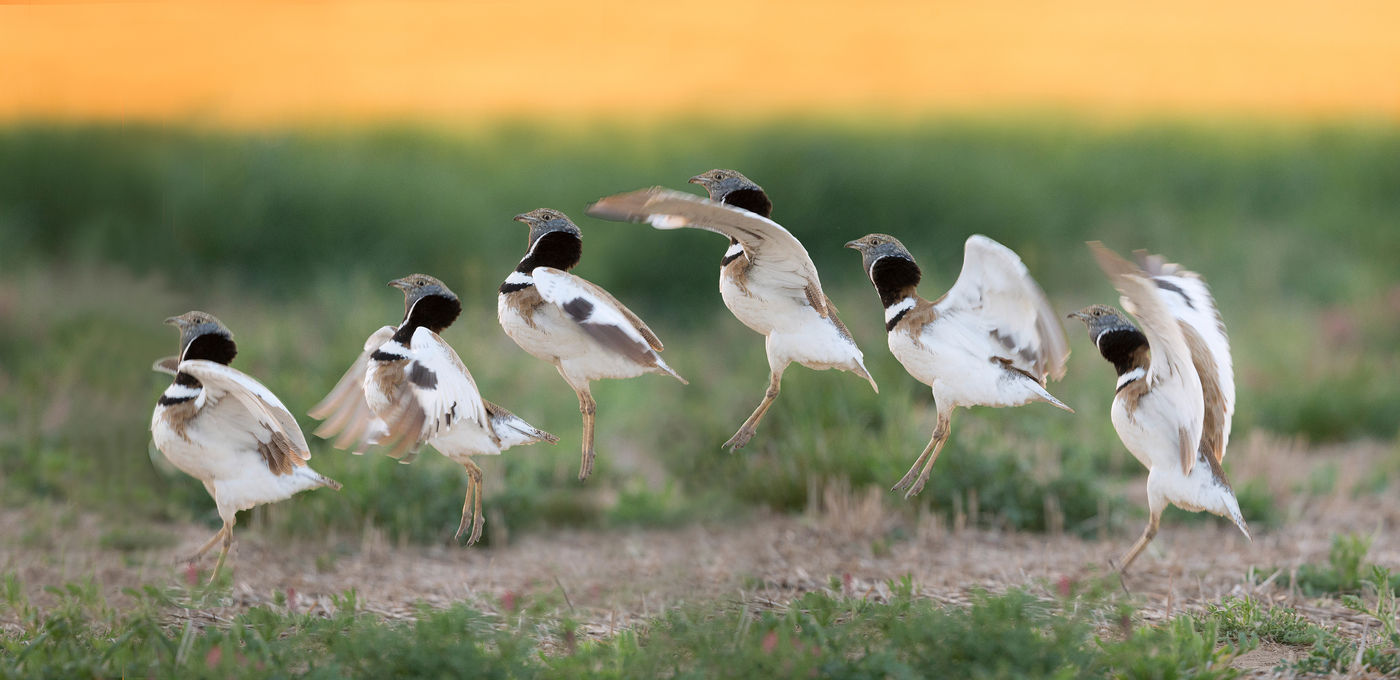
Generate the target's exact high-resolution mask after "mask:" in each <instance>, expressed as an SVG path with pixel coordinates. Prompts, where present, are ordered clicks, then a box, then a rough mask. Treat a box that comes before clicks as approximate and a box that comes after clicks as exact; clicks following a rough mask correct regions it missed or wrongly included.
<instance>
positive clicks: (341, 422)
mask: <svg viewBox="0 0 1400 680" xmlns="http://www.w3.org/2000/svg"><path fill="white" fill-rule="evenodd" d="M394 331H395V328H394V327H393V326H385V327H383V328H380V329H379V330H377V331H375V332H374V334H372V335H370V336H369V339H368V340H366V341H365V345H364V351H362V352H360V356H359V357H357V358H356V359H355V363H353V364H351V365H350V370H348V371H346V372H345V375H343V376H341V378H340V381H339V382H337V383H336V384H335V387H333V388H331V391H330V393H329V394H327V395H326V398H325V399H322V400H321V403H319V404H316V406H314V407H312V409H311V411H310V412H309V414H310V416H311V417H312V418H315V419H317V420H321V421H324V422H322V423H321V426H320V427H318V428H316V431H315V432H314V433H313V434H315V435H316V436H317V437H321V438H323V439H330V438H331V437H336V435H337V434H338V435H340V436H338V437H336V439H335V442H334V446H335V447H336V448H338V449H344V448H350V447H351V446H352V445H353V447H354V448H353V451H354V452H355V453H364V451H365V449H366V448H367V447H368V446H369V445H371V444H373V443H374V441H375V440H376V439H377V438H378V437H379V436H381V435H382V434H383V430H384V428H385V427H386V425H384V423H383V421H380V420H379V419H378V418H377V417H376V416H375V415H374V413H372V412H371V411H370V409H369V404H368V403H367V402H366V401H365V372H366V371H368V370H369V362H370V358H369V355H371V354H373V353H374V350H376V349H378V348H379V346H380V345H382V344H384V343H386V342H388V341H389V338H392V337H393V336H394Z"/></svg>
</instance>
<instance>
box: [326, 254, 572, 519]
mask: <svg viewBox="0 0 1400 680" xmlns="http://www.w3.org/2000/svg"><path fill="white" fill-rule="evenodd" d="M392 285H395V286H397V287H400V288H402V289H403V290H404V293H405V296H406V299H405V306H406V307H407V312H406V313H405V317H404V322H403V324H402V325H400V326H398V327H395V326H384V327H382V328H380V329H379V330H377V331H375V332H374V333H373V334H371V335H370V337H369V339H368V340H366V341H365V344H364V350H363V351H362V352H361V354H360V356H359V357H358V358H357V359H356V360H355V363H354V364H352V365H351V367H350V370H348V371H347V372H346V373H345V375H344V376H343V377H342V378H341V379H340V381H339V382H338V383H336V386H335V387H334V388H332V390H331V392H330V394H328V395H327V396H326V398H325V399H323V400H322V401H321V403H320V404H317V405H316V407H315V408H313V409H312V410H311V415H312V417H315V418H318V419H324V420H325V423H323V424H322V426H321V427H320V428H318V429H317V430H316V434H317V436H321V437H332V436H337V435H339V436H338V437H337V439H336V441H335V445H336V446H337V447H340V448H350V447H352V445H353V450H354V452H355V453H361V452H363V451H364V449H365V448H366V447H368V446H374V445H383V446H385V447H386V449H387V451H386V452H387V453H388V455H390V456H392V457H394V458H397V459H399V460H400V461H401V462H404V463H408V462H411V461H412V460H413V459H414V458H415V457H416V455H417V451H418V449H419V448H420V447H421V446H423V445H424V444H427V445H430V446H432V447H433V448H434V449H437V450H438V452H439V453H441V454H442V455H444V456H446V457H447V458H448V459H449V460H452V461H453V462H456V463H458V464H460V465H462V466H463V467H465V468H466V470H467V495H466V499H465V500H464V501H463V505H462V521H461V524H460V525H459V526H458V529H457V537H458V538H461V536H462V534H463V533H466V531H467V529H468V527H469V526H470V528H471V535H470V536H469V538H468V539H467V544H468V545H471V544H472V543H475V542H476V541H477V540H478V539H479V538H480V537H481V530H482V525H483V521H484V520H483V518H482V515H481V481H482V476H483V475H482V472H481V468H480V467H478V466H477V465H476V463H474V462H473V461H472V456H481V455H499V454H500V453H501V451H503V450H505V449H507V448H510V447H511V446H515V445H521V444H533V443H535V442H539V441H557V438H556V437H554V436H553V435H551V434H549V433H547V432H543V431H541V430H538V429H536V428H535V427H533V426H531V425H530V424H529V423H526V422H525V421H523V420H521V419H520V418H518V417H516V416H515V415H514V414H511V413H510V412H509V411H506V410H505V409H503V408H501V407H499V406H496V405H495V404H491V403H490V402H487V401H485V400H484V399H482V397H481V393H480V391H479V390H478V389H477V385H476V381H475V379H473V378H472V375H471V372H470V371H469V370H467V367H466V365H465V364H463V363H462V359H461V357H459V356H458V355H457V352H456V351H455V350H453V349H452V347H451V346H450V345H448V344H447V342H446V341H445V340H443V339H442V337H441V336H440V335H438V334H437V333H436V332H434V331H433V330H432V328H430V327H429V325H432V327H434V328H437V327H442V326H446V325H447V324H450V323H451V322H452V320H453V319H455V318H456V316H457V314H458V310H460V303H459V302H458V301H457V297H456V295H455V294H453V293H452V292H451V291H450V290H448V289H447V287H446V286H445V285H443V284H442V282H441V281H438V280H437V279H434V278H432V277H429V276H425V275H422V274H415V275H413V276H410V277H406V278H404V279H399V280H397V281H394V282H393V284H392ZM427 298H433V299H434V301H435V302H436V304H434V303H425V302H423V300H424V299H427ZM420 304H422V307H419V305H420ZM444 310H446V311H444ZM401 329H402V331H403V332H402V333H400V330H401ZM410 330H411V335H410V334H409V332H410ZM404 337H407V343H406V344H405V342H403V341H401V339H400V338H404Z"/></svg>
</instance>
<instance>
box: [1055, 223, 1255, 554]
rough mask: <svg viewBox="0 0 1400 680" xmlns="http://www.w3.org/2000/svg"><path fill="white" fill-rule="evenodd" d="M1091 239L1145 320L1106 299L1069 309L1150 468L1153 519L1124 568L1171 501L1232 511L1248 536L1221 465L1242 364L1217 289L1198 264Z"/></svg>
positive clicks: (1129, 304)
mask: <svg viewBox="0 0 1400 680" xmlns="http://www.w3.org/2000/svg"><path fill="white" fill-rule="evenodd" d="M1089 248H1090V250H1092V251H1093V253H1094V258H1095V259H1097V260H1098V263H1099V267H1100V268H1102V269H1103V271H1104V273H1105V274H1107V275H1108V278H1109V280H1110V281H1112V282H1113V285H1114V286H1115V287H1116V288H1118V291H1119V292H1120V293H1122V297H1121V298H1119V302H1120V303H1122V305H1123V308H1124V309H1126V310H1128V312H1129V313H1130V314H1132V315H1133V316H1135V317H1137V320H1138V322H1139V323H1141V324H1142V330H1138V328H1137V327H1135V326H1134V325H1133V324H1132V323H1131V322H1129V321H1128V320H1127V319H1125V318H1123V317H1122V316H1121V315H1119V314H1118V312H1117V310H1115V309H1113V308H1112V307H1108V306H1105V305H1092V306H1089V307H1085V308H1084V309H1081V310H1079V311H1077V312H1075V313H1073V314H1070V317H1071V318H1075V319H1079V320H1080V321H1083V322H1084V325H1085V326H1087V327H1088V329H1089V339H1090V340H1091V341H1093V343H1094V346H1095V347H1097V348H1098V350H1099V353H1100V354H1102V355H1103V358H1104V359H1107V360H1108V361H1109V363H1111V364H1113V367H1114V370H1115V371H1117V373H1118V384H1117V387H1116V388H1115V389H1114V396H1113V407H1112V410H1111V411H1110V416H1111V418H1112V420H1113V428H1114V429H1115V430H1117V431H1118V437H1119V439H1122V440H1123V445H1124V446H1126V447H1127V448H1128V451H1129V452H1131V453H1132V454H1133V457H1135V458H1137V459H1138V462H1140V463H1142V464H1143V465H1144V466H1146V467H1147V470H1148V472H1147V507H1148V511H1149V513H1150V514H1149V518H1148V522H1147V527H1146V528H1145V529H1143V532H1142V536H1141V537H1139V538H1138V540H1137V542H1136V543H1134V544H1133V546H1132V547H1131V548H1129V549H1128V552H1126V553H1124V554H1123V557H1122V558H1121V559H1120V560H1119V567H1118V570H1119V572H1120V573H1121V572H1126V571H1127V569H1128V565H1130V564H1132V563H1133V560H1134V559H1136V558H1137V556H1138V553H1140V552H1142V549H1143V548H1145V547H1147V544H1148V543H1149V542H1150V541H1151V540H1152V538H1153V537H1154V536H1156V535H1157V526H1158V522H1159V521H1160V520H1161V517H1162V511H1163V510H1165V509H1166V507H1167V503H1173V504H1175V505H1176V506H1177V507H1179V508H1182V509H1184V510H1190V511H1192V512H1199V511H1202V510H1204V511H1206V512H1210V513H1214V514H1216V515H1220V516H1221V517H1226V518H1229V519H1230V521H1232V522H1234V523H1235V526H1237V527H1239V528H1240V531H1242V532H1244V535H1245V538H1249V528H1248V527H1247V526H1246V525H1245V521H1244V517H1243V516H1242V515H1241V514H1240V504H1239V501H1238V500H1237V499H1236V498H1235V492H1234V491H1233V490H1232V489H1231V488H1230V482H1229V481H1228V480H1226V478H1225V470H1224V469H1223V468H1221V466H1220V464H1221V461H1222V460H1224V458H1225V447H1226V445H1227V444H1229V440H1230V419H1231V416H1232V415H1233V414H1234V412H1235V374H1234V368H1233V364H1232V361H1231V358H1230V341H1229V338H1228V337H1227V336H1226V335H1225V324H1224V322H1223V321H1221V319H1220V312H1219V310H1217V309H1216V307H1215V300H1214V299H1213V298H1212V297H1211V294H1210V289H1209V288H1207V287H1206V283H1205V280H1204V279H1202V278H1201V277H1200V275H1199V274H1196V273H1194V272H1190V271H1187V270H1185V269H1184V268H1182V267H1181V265H1178V264H1172V263H1168V262H1165V261H1164V260H1163V258H1162V257H1160V256H1156V255H1153V256H1148V255H1147V254H1146V253H1145V252H1143V251H1139V252H1138V253H1137V256H1138V259H1139V264H1138V265H1134V264H1133V263H1131V262H1128V261H1127V260H1124V259H1123V258H1122V257H1119V256H1118V254H1117V253H1114V252H1113V251H1111V250H1109V249H1108V248H1106V247H1104V245H1103V244H1102V243H1098V242H1097V241H1096V242H1092V243H1090V244H1089Z"/></svg>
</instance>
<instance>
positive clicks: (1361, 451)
mask: <svg viewBox="0 0 1400 680" xmlns="http://www.w3.org/2000/svg"><path fill="white" fill-rule="evenodd" d="M1233 448H1234V451H1233V452H1232V453H1235V455H1237V456H1238V458H1237V459H1236V460H1235V462H1234V468H1233V470H1234V476H1235V478H1236V479H1242V478H1251V477H1254V478H1262V479H1267V480H1268V483H1269V485H1270V487H1271V489H1272V490H1274V492H1275V497H1276V499H1277V504H1278V506H1279V508H1280V509H1279V513H1278V514H1279V515H1280V517H1281V521H1280V522H1279V525H1278V526H1275V527H1271V528H1268V529H1262V530H1261V529H1256V532H1255V537H1254V540H1253V541H1252V542H1249V541H1246V540H1245V539H1244V537H1243V536H1242V535H1240V533H1239V532H1238V530H1236V529H1235V528H1234V527H1233V526H1231V525H1230V524H1229V523H1227V522H1225V521H1223V520H1220V521H1207V522H1195V523H1190V524H1180V523H1178V524H1173V525H1164V527H1163V529H1162V531H1161V532H1159V534H1158V536H1157V539H1156V540H1155V542H1154V543H1153V544H1152V545H1151V546H1150V547H1149V549H1148V550H1147V551H1146V552H1145V553H1144V554H1143V555H1142V556H1141V557H1140V558H1139V559H1138V561H1137V563H1136V564H1134V565H1133V569H1132V571H1131V573H1130V574H1129V575H1128V576H1127V578H1126V579H1124V581H1123V585H1124V587H1125V588H1126V589H1127V590H1128V591H1130V592H1131V593H1133V594H1134V595H1136V596H1138V597H1140V598H1141V601H1142V603H1143V609H1142V612H1141V617H1142V619H1143V620H1144V621H1147V622H1156V621H1161V620H1164V619H1166V618H1168V617H1170V616H1172V615H1174V614H1177V613H1180V612H1182V611H1188V610H1195V609H1200V608H1202V607H1203V606H1204V604H1205V603H1209V602H1215V601H1218V600H1219V599H1220V598H1222V597H1224V596H1227V595H1253V596H1256V597H1260V598H1266V599H1270V600H1273V601H1275V602H1278V603H1280V604H1287V605H1289V606H1292V607H1295V608H1297V609H1298V610H1299V612H1300V613H1302V614H1304V615H1306V616H1308V617H1309V618H1311V619H1314V620H1316V621H1319V622H1322V623H1326V624H1329V625H1333V626H1337V627H1338V628H1340V629H1341V630H1342V631H1344V632H1345V633H1347V634H1349V635H1355V636H1357V637H1361V636H1362V635H1364V634H1366V629H1367V626H1366V623H1365V621H1364V618H1363V617H1360V616H1357V615H1354V614H1352V613H1351V612H1350V611H1348V610H1346V609H1344V608H1343V607H1341V605H1340V604H1339V603H1337V602H1336V601H1334V600H1327V599H1321V600H1318V599H1311V598H1305V597H1303V596H1302V595H1301V594H1300V593H1298V592H1297V589H1296V588H1295V587H1293V583H1292V574H1293V571H1294V569H1296V567H1297V566H1298V565H1300V564H1303V563H1310V562H1312V563H1316V562H1325V561H1326V557H1327V552H1328V548H1329V547H1330V544H1331V539H1332V536H1333V535H1335V534H1338V533H1351V532H1361V533H1366V534H1373V535H1374V536H1375V542H1374V544H1373V547H1372V549H1371V553H1370V555H1369V560H1370V561H1372V562H1375V563H1378V564H1382V565H1386V566H1390V567H1400V540H1397V537H1396V535H1395V532H1394V531H1393V530H1391V527H1394V526H1396V525H1397V523H1400V498H1397V494H1395V493H1394V489H1393V487H1392V489H1391V490H1390V491H1389V492H1386V493H1381V494H1371V495H1357V494H1356V493H1354V492H1353V489H1354V488H1355V486H1356V484H1357V482H1360V481H1363V480H1364V478H1365V476H1367V475H1369V474H1372V472H1370V471H1372V470H1374V469H1375V467H1376V464H1377V463H1378V461H1381V460H1390V459H1393V457H1394V452H1393V450H1392V449H1391V448H1390V447H1388V446H1383V445H1353V446H1349V447H1345V448H1336V449H1308V448H1306V447H1303V446H1301V445H1298V444H1295V443H1291V442H1288V441H1284V440H1276V439H1270V438H1265V437H1259V436H1255V437H1250V438H1249V439H1248V440H1247V441H1242V442H1239V443H1238V444H1237V445H1236V447H1233ZM1324 463H1325V464H1327V465H1331V466H1334V467H1335V469H1336V470H1337V471H1338V472H1337V482H1336V483H1335V484H1334V485H1333V489H1332V490H1331V491H1330V492H1326V493H1322V494H1318V493H1305V492H1303V491H1300V490H1299V489H1300V483H1301V482H1304V481H1306V480H1307V478H1308V476H1309V475H1311V474H1313V473H1314V470H1315V468H1316V467H1317V465H1319V464H1324ZM883 493H884V492H882V491H880V490H878V489H865V490H859V491H855V492H852V491H848V490H845V489H842V488H840V487H833V488H830V489H827V490H826V491H825V492H824V493H823V494H822V495H823V500H822V503H820V506H819V507H817V508H814V509H813V510H812V511H810V512H808V513H806V514H805V515H802V516H794V517H783V516H770V517H760V518H757V519H754V520H751V521H745V522H743V523H741V524H736V525H709V526H691V527H686V528H682V529H674V530H637V531H613V532H577V531H571V532H557V533H543V534H532V535H528V536H525V537H523V538H521V539H520V540H518V541H517V542H515V543H513V544H511V545H508V546H505V547H493V548H480V547H474V548H455V547H448V546H405V545H395V544H391V543H390V542H389V541H387V540H385V539H384V538H383V536H382V535H378V534H376V533H373V532H371V533H367V534H366V535H364V536H359V537H355V538H354V539H348V538H346V537H343V536H341V537H336V536H328V537H326V538H325V539H324V540H323V541H321V542H319V543H318V542H315V541H311V542H308V541H306V540H298V541H297V542H296V543H295V544H293V545H288V544H284V543H281V542H278V541H277V540H276V539H275V538H274V537H271V536H266V535H262V534H260V532H258V531H257V530H256V529H254V530H248V529H244V530H243V531H241V532H239V533H237V534H236V539H237V540H236V544H235V547H234V551H233V553H232V554H231V556H230V563H231V565H232V567H233V569H234V587H233V591H232V597H231V598H230V599H229V600H227V601H226V602H225V606H221V607H215V608H211V609H209V610H207V611H202V612H190V613H189V615H190V616H191V617H194V618H197V619H202V620H206V621H209V622H211V623H212V622H218V621H223V620H227V619H228V618H229V617H231V616H233V615H235V614H236V613H237V612H238V611H239V610H241V609H244V608H247V607H250V606H254V605H258V604H267V603H270V602H272V598H273V597H274V594H275V593H278V592H279V591H280V592H282V593H290V592H294V593H295V595H294V605H295V606H296V607H297V608H298V609H306V608H316V607H325V608H329V607H332V606H333V605H332V604H331V601H330V595H332V594H338V593H341V592H343V591H346V590H348V589H351V588H354V589H355V590H356V591H357V592H358V596H359V601H360V603H361V605H362V607H363V608H364V609H366V610H368V611H371V612H375V613H378V614H380V615H382V616H384V617H387V618H405V617H410V616H412V614H413V611H414V607H415V606H416V604H417V603H425V604H428V605H432V606H446V605H448V604H450V603H455V602H466V603H468V604H470V605H471V606H473V607H475V608H478V609H481V610H483V611H488V612H491V611H500V610H501V609H502V608H503V607H509V606H514V607H522V606H526V604H527V603H529V602H535V603H537V604H540V605H542V606H546V607H549V608H550V610H551V611H557V612H559V613H561V614H567V615H569V616H570V617H572V618H574V619H575V620H578V621H581V622H583V623H582V631H583V632H585V633H586V634H590V635H594V636H607V635H610V634H612V633H613V632H614V631H616V630H618V629H620V628H624V627H628V626H631V625H634V624H635V623H637V622H638V621H640V620H643V619H645V618H647V617H650V616H654V615H657V614H658V613H660V612H662V611H664V610H665V609H667V608H668V607H672V606H675V605H677V604H679V603H682V602H703V601H714V600H718V601H722V602H729V603H732V604H733V605H735V606H739V605H748V606H750V607H781V606H783V605H785V604H786V603H787V602H789V601H790V600H791V599H793V598H794V597H796V596H799V595H801V594H802V593H804V592H807V591H811V590H814V589H819V588H824V587H826V585H827V584H828V583H829V582H831V580H832V579H833V578H836V579H838V580H842V581H844V583H845V584H846V585H845V586H844V587H845V588H846V589H847V590H848V591H849V592H851V593H852V594H857V595H860V594H865V595H867V596H869V597H872V598H883V597H885V596H886V595H887V594H888V589H887V587H886V585H885V582H886V581H887V580H889V579H897V578H899V577H901V576H904V575H906V574H908V575H910V576H911V577H912V579H913V582H914V584H915V587H916V590H917V592H919V593H921V594H922V595H923V596H925V597H929V598H932V599H934V600H937V601H939V602H945V603H951V604H958V603H965V602H967V601H968V599H969V597H970V593H971V591H972V590H973V589H974V588H986V589H989V590H993V591H998V590H1004V589H1006V588H1008V587H1013V586H1028V587H1031V588H1032V589H1041V590H1044V591H1047V592H1049V591H1053V590H1054V589H1056V588H1057V587H1058V586H1059V584H1060V583H1062V582H1063V580H1064V579H1068V580H1069V581H1070V582H1074V581H1078V580H1080V579H1084V578H1087V577H1091V576H1094V575H1097V574H1102V573H1105V572H1107V571H1108V566H1107V565H1108V560H1109V559H1111V558H1117V557H1118V555H1119V553H1120V552H1121V551H1123V550H1124V549H1125V548H1126V547H1127V546H1128V545H1130V544H1131V542H1132V541H1133V540H1134V538H1135V537H1136V533H1137V530H1136V528H1132V529H1130V530H1127V529H1125V530H1124V531H1121V532H1115V533H1114V534H1113V535H1110V536H1109V537H1108V540H1106V541H1100V540H1096V539H1083V538H1078V537H1074V536H1069V535H1051V534H1022V533H1007V532H1001V531H987V530H980V529H961V528H957V526H956V525H958V524H962V522H958V521H949V520H947V519H946V518H941V517H933V516H926V517H917V518H910V517H908V516H907V515H904V514H899V513H894V512H890V511H889V510H887V504H886V503H884V502H882V499H881V496H882V494H883ZM1125 493H1128V494H1130V497H1131V498H1132V499H1133V500H1134V501H1135V502H1143V498H1142V492H1141V489H1140V488H1136V489H1127V490H1125ZM1134 494H1135V495H1134ZM29 519H30V517H29V513H28V511H25V510H13V509H12V510H6V511H0V548H3V554H0V572H14V573H16V574H17V575H18V577H19V578H20V580H21V582H22V583H23V584H24V586H25V588H26V590H27V591H29V594H30V596H31V598H32V599H34V601H36V602H39V603H42V602H43V601H44V598H45V597H46V596H45V594H44V593H43V591H42V589H43V587H44V586H47V585H58V584H62V583H65V582H68V581H72V580H77V579H84V578H87V577H90V576H92V577H94V578H95V579H96V581H97V582H98V583H99V584H100V585H101V587H102V589H103V590H104V592H105V593H106V594H107V595H108V597H109V599H110V600H111V601H112V602H113V603H114V604H117V606H120V602H121V601H122V598H123V597H124V596H123V595H121V592H120V591H121V589H122V588H123V587H126V586H132V585H138V584H146V583H155V584H159V583H162V582H169V583H180V582H181V581H182V580H183V579H184V578H185V571H184V568H183V566H179V565H177V564H176V562H175V557H176V556H178V555H183V554H186V553H187V552H188V551H192V550H193V549H194V548H196V547H198V546H199V545H200V544H201V543H202V542H203V540H204V539H206V538H207V537H208V533H209V531H208V530H207V529H206V528H203V527H197V526H194V525H179V526H171V527H167V529H168V530H169V531H170V532H172V533H174V534H175V535H177V536H178V537H179V542H178V546H177V547H176V548H174V549H170V548H162V549H157V550H148V551H135V552H132V551H127V552H119V551H116V550H104V549H102V548H100V547H97V546H98V541H96V540H92V537H95V536H97V535H100V533H101V531H102V528H103V524H102V523H101V521H100V520H99V518H96V517H82V518H81V519H80V520H79V521H78V523H77V524H78V526H76V527H74V528H73V529H72V530H69V531H65V535H64V537H63V538H62V539H61V540H60V541H59V542H57V544H56V545H49V546H45V547H44V548H42V549H39V548H34V547H25V544H24V543H25V542H23V541H20V540H19V539H18V538H17V537H19V536H21V535H23V533H24V529H25V527H26V526H27V524H28V521H29ZM896 526H899V527H902V528H903V530H904V531H903V535H904V536H905V539H904V540H898V541H886V540H884V538H885V537H887V536H889V535H890V531H891V530H892V529H893V528H894V527H896ZM84 537H87V539H88V540H84ZM204 566H205V567H206V568H207V567H209V566H212V563H210V564H206V565H204ZM2 618H3V617H0V619H2ZM1371 633H1372V634H1374V631H1371ZM1293 654H1296V650H1292V649H1290V648H1287V647H1282V646H1277V645H1264V646H1262V647H1261V648H1260V649H1257V650H1255V651H1254V652H1251V653H1250V654H1248V655H1246V656H1244V657H1242V658H1241V659H1239V664H1240V665H1241V667H1243V668H1249V669H1252V670H1254V671H1255V672H1256V673H1257V674H1259V675H1260V676H1261V677H1268V676H1270V675H1271V671H1270V670H1269V669H1271V668H1273V666H1275V665H1276V664H1277V663H1279V661H1280V660H1282V659H1287V658H1291V657H1290V655H1293Z"/></svg>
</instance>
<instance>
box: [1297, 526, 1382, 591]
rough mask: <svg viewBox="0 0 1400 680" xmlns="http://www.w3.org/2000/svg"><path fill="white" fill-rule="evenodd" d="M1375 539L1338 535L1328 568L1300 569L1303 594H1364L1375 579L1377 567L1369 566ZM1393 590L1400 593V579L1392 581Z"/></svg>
mask: <svg viewBox="0 0 1400 680" xmlns="http://www.w3.org/2000/svg"><path fill="white" fill-rule="evenodd" d="M1371 541H1372V537H1370V536H1366V535H1363V534H1338V535H1335V536H1333V537H1332V548H1331V549H1330V550H1329V551H1328V553H1327V564H1304V565H1302V566H1300V567H1298V572H1297V576H1296V583H1297V586H1298V588H1299V589H1300V590H1301V591H1302V592H1303V594H1305V595H1308V596H1310V597H1316V596H1319V595H1335V594H1344V595H1345V594H1355V593H1358V592H1360V591H1361V588H1362V586H1363V584H1365V583H1366V582H1367V578H1368V577H1369V576H1371V575H1372V572H1371V569H1372V568H1373V565H1368V564H1367V563H1366V554H1367V553H1369V552H1370V551H1371ZM1389 588H1390V590H1391V591H1395V592H1400V575H1397V576H1396V577H1395V578H1394V579H1392V581H1391V583H1390V585H1389Z"/></svg>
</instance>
